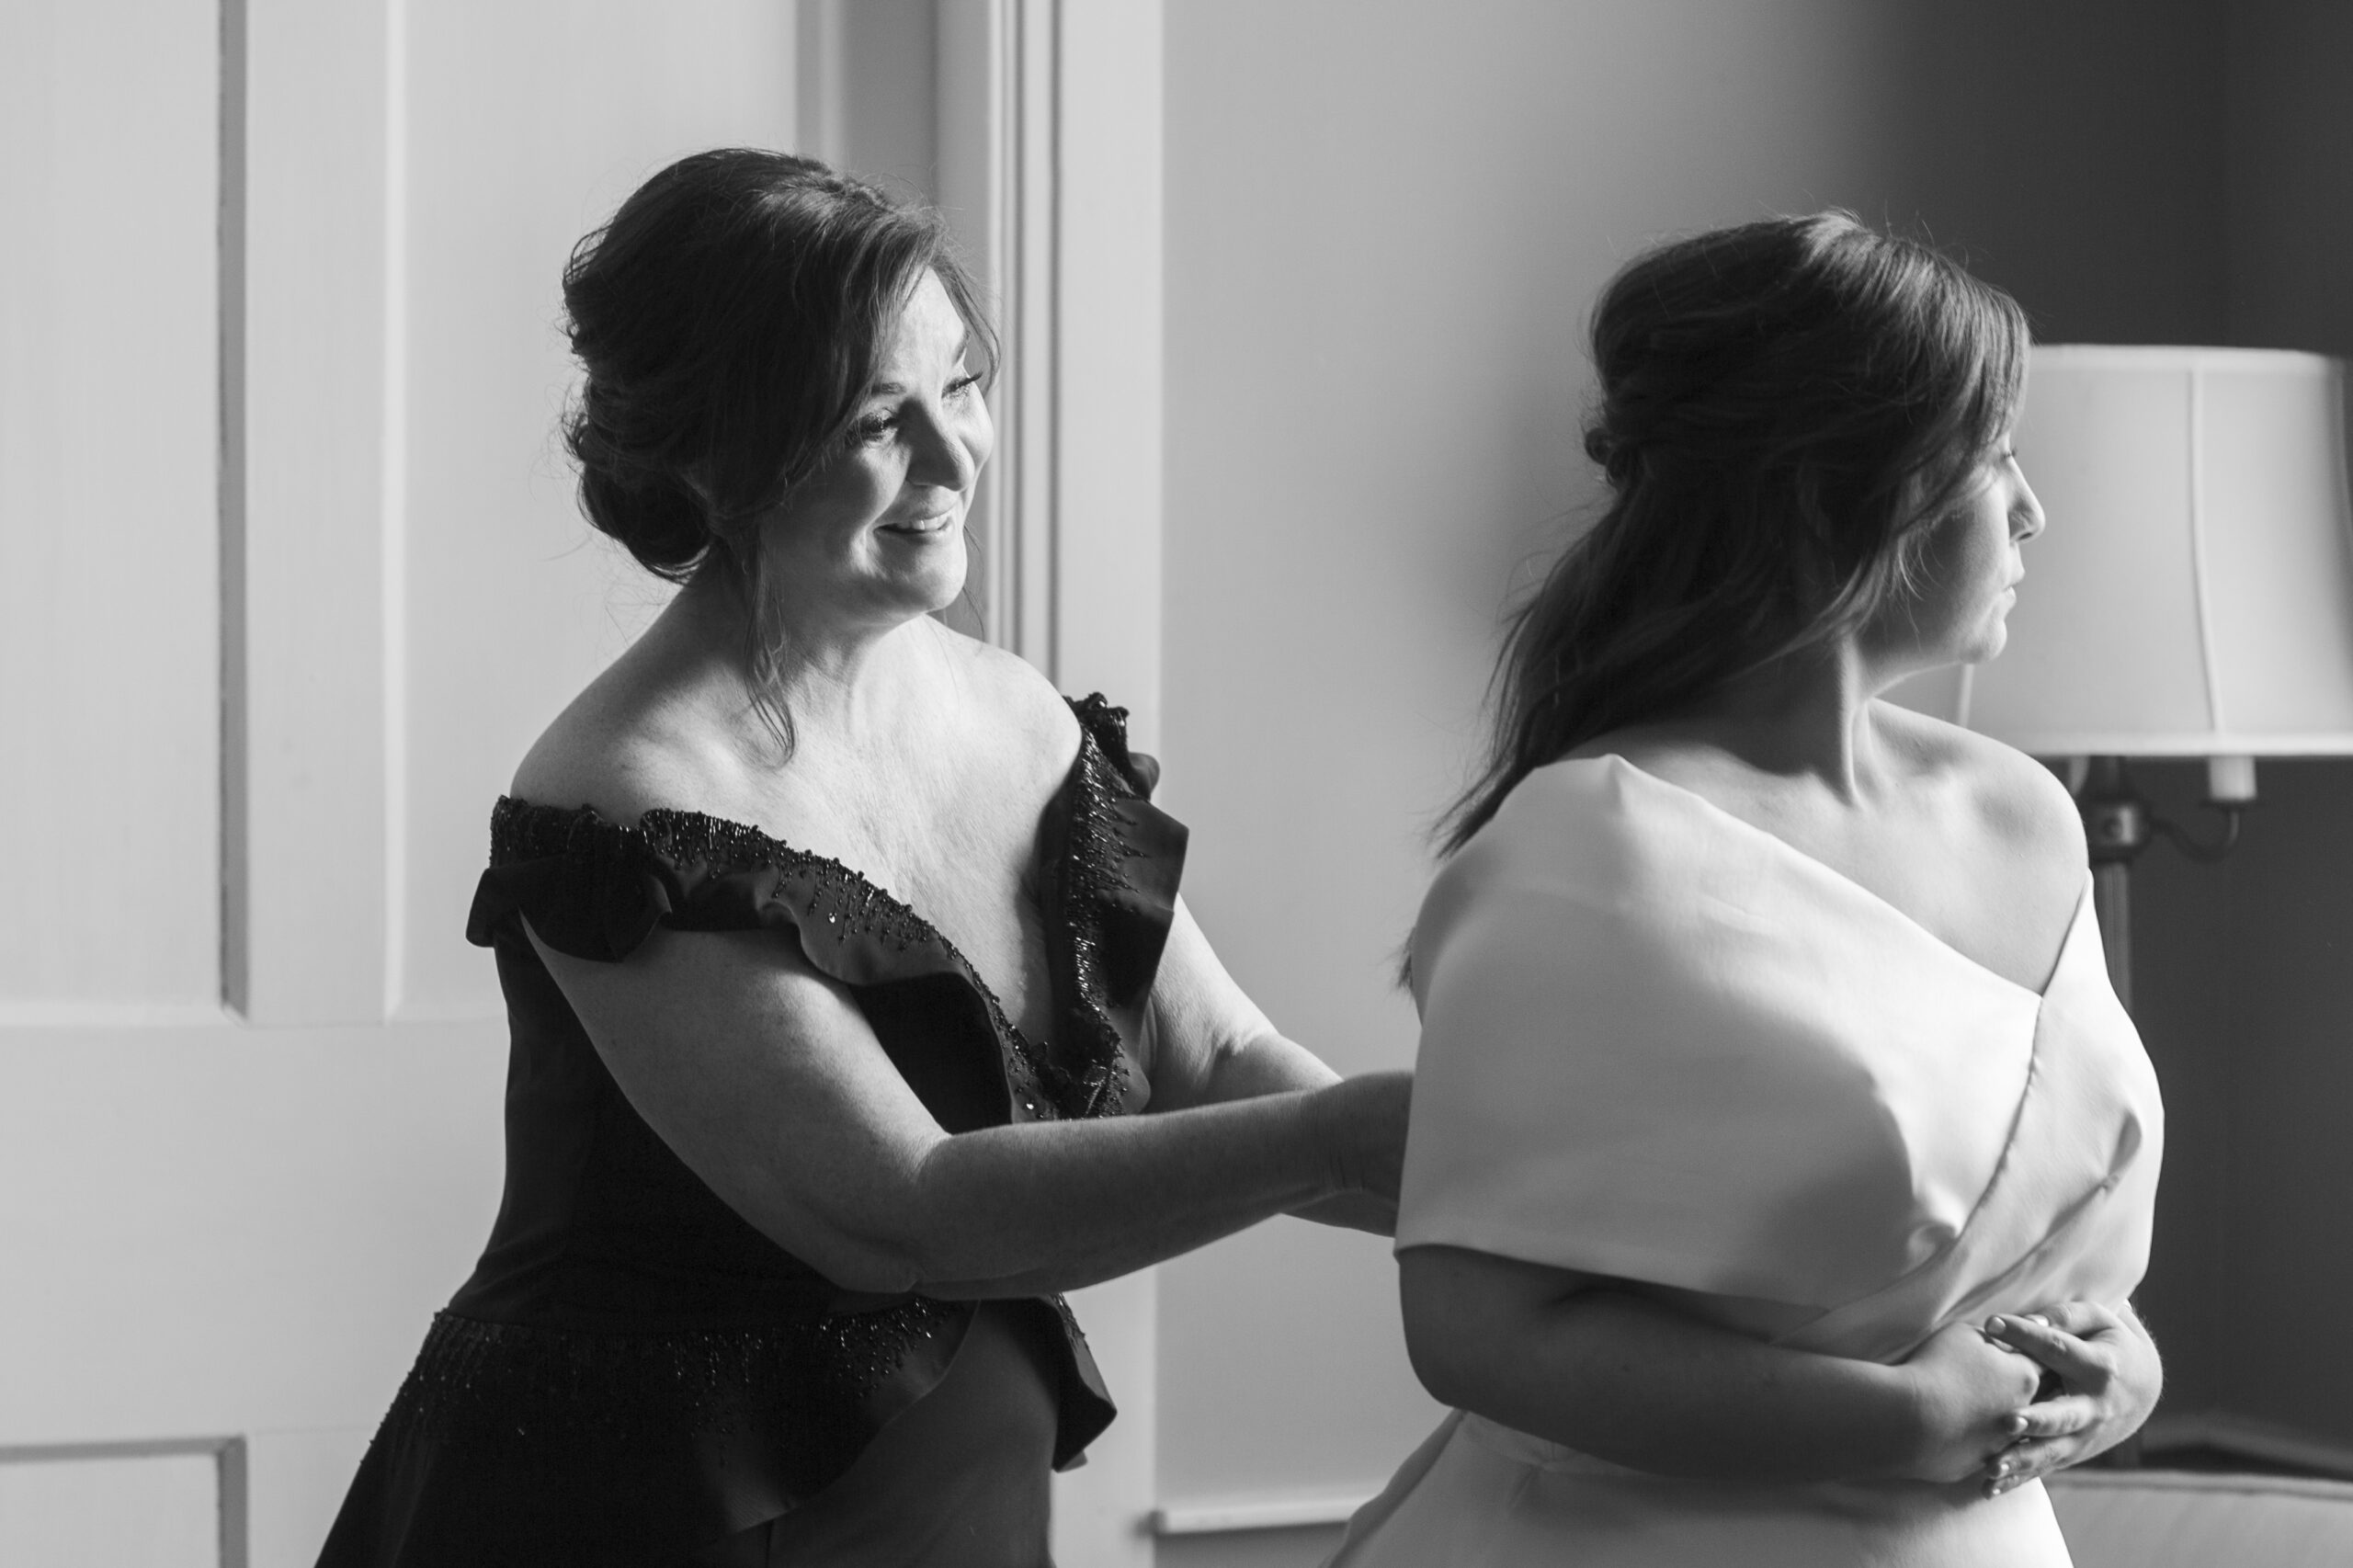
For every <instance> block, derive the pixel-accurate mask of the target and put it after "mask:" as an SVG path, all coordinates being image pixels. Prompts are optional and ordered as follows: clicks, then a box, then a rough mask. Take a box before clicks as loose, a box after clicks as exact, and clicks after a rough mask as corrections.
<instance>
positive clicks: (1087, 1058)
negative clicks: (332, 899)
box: [320, 696, 1185, 1568]
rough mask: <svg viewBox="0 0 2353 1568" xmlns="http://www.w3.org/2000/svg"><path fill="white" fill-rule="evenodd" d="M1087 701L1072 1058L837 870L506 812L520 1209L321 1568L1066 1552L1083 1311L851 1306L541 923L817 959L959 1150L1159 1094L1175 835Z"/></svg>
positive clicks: (1055, 921)
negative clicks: (711, 1149)
mask: <svg viewBox="0 0 2353 1568" xmlns="http://www.w3.org/2000/svg"><path fill="white" fill-rule="evenodd" d="M1073 708H1074V711H1075V712H1076V713H1077V715H1078V718H1079V721H1080V727H1081V729H1082V730H1083V732H1084V736H1083V738H1082V740H1081V742H1080V745H1079V752H1078V756H1077V759H1076V760H1075V762H1074V764H1073V765H1072V767H1071V771H1070V774H1069V777H1068V778H1067V779H1066V780H1065V781H1064V783H1063V787H1062V789H1061V790H1060V791H1059V792H1058V793H1057V794H1056V796H1055V797H1054V799H1053V801H1051V804H1050V805H1049V806H1048V808H1047V811H1046V813H1045V817H1044V819H1043V822H1042V824H1041V831H1040V842H1039V850H1038V855H1039V865H1038V868H1037V869H1038V875H1037V888H1038V895H1039V903H1040V915H1041V916H1042V918H1043V925H1044V929H1045V935H1046V950H1047V960H1048V971H1049V976H1050V979H1051V985H1052V1001H1053V1014H1052V1016H1053V1018H1054V1028H1055V1034H1054V1038H1053V1039H1052V1040H1029V1039H1028V1038H1026V1037H1025V1036H1024V1035H1023V1034H1022V1032H1021V1031H1020V1030H1019V1029H1018V1028H1016V1027H1015V1026H1014V1024H1013V1023H1012V1022H1011V1020H1010V1019H1008V1018H1007V1017H1006V1013H1005V1011H1004V1009H1003V1008H1002V1007H1001V1006H999V1005H998V1002H997V999H996V997H995V994H993V993H992V992H991V991H990V989H989V986H988V984H987V983H986V982H985V981H984V980H983V978H982V976H981V975H980V974H979V973H978V972H976V971H974V970H973V968H972V964H971V963H969V962H968V961H967V960H965V958H964V956H963V955H962V954H961V953H960V952H959V951H958V950H957V949H956V948H955V946H954V945H953V944H952V943H951V942H949V939H948V938H947V937H945V936H943V935H942V934H941V933H940V932H939V931H938V930H937V929H935V928H934V927H933V926H931V925H930V924H929V923H927V922H926V920H924V918H923V917H922V916H921V915H918V914H916V913H915V911H914V910H912V909H910V908H908V907H907V906H906V905H905V904H904V903H900V902H899V901H898V900H897V899H895V898H893V897H892V895H891V894H890V893H888V892H884V891H883V890H882V889H881V888H879V887H877V886H875V885H874V884H873V883H871V882H870V881H867V880H866V879H865V878H864V877H862V876H861V875H859V874H858V872H857V871H856V870H853V869H850V868H849V867H847V866H844V865H842V864H841V863H840V862H838V861H835V860H831V859H827V858H824V857H822V856H817V855H812V854H808V853H805V852H803V851H801V850H798V849H794V848H792V847H790V846H788V845H786V844H783V843H781V842H779V841H778V840H776V839H773V838H770V837H767V835H763V834H761V833H760V832H758V831H757V830H756V829H753V828H750V827H745V826H743V825H741V824H734V823H730V822H724V821H722V820H720V819H718V818H715V817H709V816H703V815H699V814H697V813H694V812H676V811H651V812H646V813H644V816H643V817H642V820H641V822H640V823H639V824H638V825H637V826H636V827H633V828H625V827H620V826H616V825H614V824H611V823H608V822H607V821H605V820H604V819H602V818H601V817H599V816H598V815H597V812H595V811H593V810H591V809H589V808H587V807H580V808H576V809H563V808H559V807H554V806H550V805H541V804H532V803H528V802H525V801H516V800H502V801H499V803H498V807H497V810H496V811H495V812H494V813H493V816H492V819H491V864H490V868H489V869H488V870H487V871H485V872H484V873H483V879H482V882H481V886H480V888H479V889H478V890H477V892H476V894H475V898H474V906H473V912H472V917H471V920H470V922H469V925H468V928H467V935H468V937H470V939H472V941H473V942H475V943H476V944H478V945H481V946H485V947H489V948H491V949H494V950H495V952H496V955H497V961H498V974H499V983H500V985H501V987H502V989H503V990H504V992H505V994H506V1005H507V1013H508V1017H509V1022H510V1026H511V1030H512V1043H511V1047H510V1051H511V1054H510V1059H509V1065H508V1071H507V1084H506V1196H505V1198H504V1199H503V1201H502V1202H501V1205H500V1208H499V1213H498V1218H497V1221H496V1222H495V1224H494V1227H493V1229H492V1232H491V1237H490V1242H489V1244H488V1246H487V1248H486V1249H485V1250H484V1252H483V1256H482V1261H481V1263H480V1264H479V1265H478V1266H477V1267H476V1268H475V1271H474V1274H473V1277H472V1278H471V1279H469V1280H468V1281H467V1282H466V1284H465V1286H464V1287H463V1288H462V1289H461V1290H459V1291H458V1293H457V1295H456V1296H455V1297H454V1298H453V1299H452V1300H451V1301H450V1303H449V1308H448V1310H446V1311H444V1312H440V1313H439V1314H438V1315H437V1316H436V1317H435V1319H434V1322H433V1325H432V1328H431V1330H430V1332H429V1333H428V1334H427V1335H426V1342H425V1347H424V1349H423V1351H422V1352H421V1353H420V1354H419V1355H418V1357H417V1360H416V1363H415V1368H414V1369H412V1370H411V1371H410V1373H409V1375H408V1378H407V1381H405V1382H404V1384H403V1385H402V1387H401V1389H400V1392H399V1393H398V1394H397V1396H396V1397H395V1398H394V1400H393V1402H392V1410H391V1412H390V1414H389V1415H386V1416H385V1418H384V1422H383V1425H382V1426H381V1428H380V1429H379V1431H378V1432H377V1435H376V1437H375V1440H374V1442H373V1443H372V1444H371V1445H370V1446H369V1450H368V1454H367V1457H366V1458H365V1460H362V1462H361V1464H360V1467H359V1471H358V1476H357V1477H356V1478H355V1479H354V1481H353V1483H352V1485H351V1490H350V1493H349V1494H348V1495H347V1497H346V1499H345V1502H344V1506H343V1510H342V1512H341V1514H340V1515H339V1516H338V1517H337V1518H336V1520H335V1527H334V1529H333V1530H332V1532H331V1533H330V1535H329V1536H328V1539H327V1542H326V1546H325V1549H324V1553H323V1555H322V1556H321V1558H320V1564H321V1568H476V1565H479V1568H493V1565H495V1568H540V1565H545V1568H599V1565H604V1564H611V1565H614V1568H620V1565H624V1564H626V1565H628V1568H647V1565H654V1564H665V1563H678V1564H703V1565H706V1568H715V1565H719V1564H739V1563H740V1564H745V1565H747V1568H748V1565H749V1564H754V1563H760V1562H767V1561H768V1560H769V1555H770V1553H774V1556H775V1560H776V1561H779V1562H783V1561H792V1562H799V1561H807V1562H826V1563H833V1562H845V1563H869V1562H871V1563H875V1564H885V1563H887V1564H892V1565H893V1568H896V1565H899V1564H910V1565H912V1564H929V1563H941V1564H948V1563H953V1564H957V1565H958V1568H1037V1565H1038V1564H1041V1563H1043V1562H1046V1561H1047V1554H1046V1538H1045V1530H1046V1515H1045V1499H1046V1493H1047V1475H1048V1471H1049V1470H1050V1469H1052V1468H1062V1467H1064V1466H1067V1465H1069V1464H1071V1463H1073V1462H1074V1461H1075V1460H1077V1458H1078V1457H1079V1454H1080V1451H1081V1450H1082V1449H1085V1447H1086V1444H1087V1443H1088V1442H1089V1441H1091V1440H1092V1439H1093V1438H1094V1437H1095V1436H1096V1435H1097V1433H1099V1432H1101V1431H1102V1430H1103V1428H1104V1427H1105V1426H1107V1425H1108V1423H1109V1422H1110V1419H1111V1416H1112V1414H1113V1412H1112V1406H1111V1403H1110V1400H1109V1398H1108V1395H1107V1393H1106V1392H1105V1390H1104V1387H1103V1382H1102V1379H1101V1377H1100V1375H1099V1374H1098V1373H1097V1370H1096V1368H1095V1363H1094V1361H1093V1359H1092V1358H1091V1357H1090V1356H1089V1355H1088V1353H1087V1349H1086V1339H1085V1336H1084V1335H1081V1333H1080V1332H1079V1329H1078V1325H1077V1324H1076V1322H1075V1321H1074V1319H1073V1318H1072V1316H1071V1313H1070V1311H1069V1309H1068V1308H1067V1307H1066V1306H1065V1305H1064V1304H1063V1302H1062V1301H1061V1300H1060V1299H1059V1298H1057V1299H1052V1300H1035V1301H1010V1302H991V1303H987V1304H985V1305H983V1306H980V1307H975V1306H974V1305H973V1304H972V1303H969V1302H959V1301H933V1300H930V1299H928V1298H926V1297H923V1296H920V1295H906V1296H873V1295H861V1294H859V1293H858V1292H855V1291H850V1290H843V1289H841V1288H839V1287H837V1286H835V1284H833V1283H832V1282H831V1281H830V1280H828V1279H826V1278H824V1276H823V1275H821V1274H819V1273H818V1272H817V1271H816V1270H815V1269H814V1268H813V1267H810V1266H809V1265H808V1264H806V1263H803V1262H802V1261H801V1260H800V1259H799V1258H797V1257H795V1256H792V1255H791V1254H790V1253H788V1252H786V1251H784V1250H783V1249H782V1248H780V1247H779V1246H778V1245H777V1244H775V1243H773V1242H771V1241H769V1240H768V1239H767V1237H766V1236H764V1235H762V1234H761V1233H759V1232H757V1231H756V1230H755V1229H753V1227H752V1226H751V1225H750V1224H749V1223H748V1222H746V1221H745V1220H744V1219H743V1218H742V1217H741V1216H739V1215H738V1214H737V1213H736V1212H735V1211H734V1210H732V1209H730V1208H729V1207H728V1206H727V1205H726V1204H725V1203H724V1202H723V1201H722V1200H721V1199H720V1198H719V1197H718V1195H717V1194H715V1193H713V1192H712V1191H711V1190H710V1187H707V1186H705V1185H704V1184H703V1183H702V1181H701V1180H700V1179H699V1178H698V1177H697V1176H695V1175H694V1174H693V1173H692V1172H691V1171H689V1170H688V1168H687V1166H686V1165H684V1164H683V1163H682V1162H681V1161H680V1160H679V1159H678V1158H677V1156H676V1155H675V1154H674V1153H671V1152H670V1150H669V1148H668V1147H667V1146H666V1145H665V1144H664V1143H663V1142H662V1141H661V1139H660V1138H659V1137H657V1136H656V1135H655V1133H654V1131H653V1130H652V1129H651V1128H650V1127H648V1126H647V1125H646V1123H645V1122H644V1121H643V1120H642V1119H641V1118H640V1117H639V1116H638V1115H637V1113H636V1112H635V1111H634V1110H633V1109H631V1106H630V1103H629V1101H628V1099H627V1098H626V1097H625V1096H623V1095H622V1094H621V1092H620V1088H619V1086H618V1085H616V1084H615V1083H614V1081H613V1079H612V1077H611V1076H610V1075H609V1074H608V1073H607V1072H606V1070H605V1067H604V1064H603V1062H602V1061H601V1060H600V1059H599V1058H598V1056H597V1052H596V1050H595V1048H594V1047H593V1046H591V1044H590V1043H589V1040H588V1037H587V1035H586V1033H585V1031H584V1030H583V1029H582V1028H581V1025H580V1021H579V1019H578V1018H577V1017H575V1016H574V1013H573V1011H572V1009H571V1007H570V1006H569V1005H568V1004H566V1002H565V1001H564V999H563V994H562V993H561V992H560V991H559V990H557V988H556V986H555V983H554V982H553V980H552V979H551V977H550V975H549V973H548V971H547V969H546V967H545V965H544V964H542V963H541V962H540V959H539V957H538V955H537V953H536V952H535V951H534V950H533V949H532V947H531V943H530V941H529V937H527V936H526V935H525V933H524V929H523V922H524V921H525V920H526V919H528V920H529V923H530V928H531V930H532V931H534V932H536V933H537V934H538V935H539V937H540V940H542V941H543V942H545V943H547V944H548V945H549V946H550V947H552V948H554V949H557V950H558V951H561V952H564V953H568V954H571V955H574V956H575V957H579V958H584V959H589V960H603V961H607V962H618V961H620V960H622V959H624V958H626V957H628V955H629V954H630V953H631V951H632V950H633V949H635V948H636V947H637V945H638V944H639V943H640V942H642V940H643V939H644V938H645V937H646V935H647V933H648V932H650V931H651V930H652V929H653V928H654V926H656V925H657V924H659V925H663V926H668V927H670V928H672V929H674V930H680V931H738V930H752V929H759V930H766V931H769V932H772V933H774V934H775V936H776V937H777V939H778V940H779V942H797V943H798V944H799V948H800V950H801V952H802V953H803V954H805V955H806V956H807V959H808V960H809V961H810V962H811V963H813V964H814V965H815V966H816V967H817V968H818V969H819V970H821V971H824V973H826V974H828V975H830V976H832V977H833V978H834V979H835V980H837V981H839V982H840V983H842V984H843V985H845V986H847V988H848V989H849V990H850V992H851V994H853V995H854V996H855V997H856V998H857V1000H858V1006H859V1007H860V1009H861V1010H862V1011H863V1012H864V1014H865V1016H866V1017H867V1020H868V1022H869V1023H870V1025H871V1026H872V1027H873V1029H874V1032H875V1035H876V1037H877V1038H878V1039H879V1040H880V1041H881V1045H882V1047H883V1049H884V1051H886V1052H888V1054H889V1055H890V1058H891V1060H892V1062H893V1063H894V1064H895V1065H896V1066H897V1068H898V1070H899V1072H900V1074H902V1075H903V1076H904V1078H905V1079H906V1081H907V1083H908V1085H910V1086H911V1087H912V1088H913V1089H914V1091H915V1094H916V1095H917V1096H919V1097H920V1098H921V1099H922V1101H923V1102H924V1104H925V1106H926V1108H929V1110H930V1111H931V1113H932V1115H933V1116H934V1117H935V1118H937V1119H938V1122H939V1124H940V1125H941V1126H942V1127H943V1128H945V1129H947V1130H948V1131H951V1132H955V1131H969V1130H972V1129H975V1128H981V1127H990V1126H997V1125H1002V1124H1005V1123H1008V1122H1015V1121H1031V1120H1048V1119H1065V1118H1076V1117H1094V1116H1111V1115H1118V1114H1120V1113H1121V1112H1123V1111H1129V1110H1133V1109H1137V1108H1141V1102H1142V1098H1143V1097H1144V1096H1146V1095H1148V1093H1149V1089H1148V1086H1146V1085H1143V1084H1142V1082H1141V1081H1140V1078H1141V1075H1140V1074H1139V1073H1138V1072H1137V1070H1136V1067H1135V1062H1136V1056H1135V1049H1134V1048H1135V1043H1136V1042H1137V1041H1138V1040H1139V1029H1140V1028H1141V1024H1142V1009H1143V1006H1144V1005H1145V1001H1146V998H1147V995H1148V994H1149V992H1150V990H1151V986H1152V980H1153V976H1154V971H1155V970H1156V969H1157V966H1158V964H1159V960H1160V954H1161V949H1162V947H1163V945H1164V943H1165V940H1166V937H1167V933H1168V926H1169V922H1170V920H1171V918H1172V915H1173V913H1174V909H1175V901H1176V884H1177V879H1178V877H1179V875H1180V873H1181V870H1182V867H1183V861H1184V851H1185V829H1184V827H1183V826H1182V824H1178V823H1177V822H1176V821H1175V820H1174V819H1173V818H1171V817H1169V816H1167V815H1165V813H1163V812H1160V811H1159V810H1158V809H1157V808H1155V807H1154V806H1153V805H1152V804H1151V803H1150V800H1149V796H1150V793H1151V789H1152V785H1153V783H1154V779H1155V778H1156V775H1157V772H1158V769H1157V767H1156V766H1155V765H1154V763H1153V761H1152V759H1150V758H1149V757H1144V756H1135V755H1132V754H1131V753H1130V752H1129V750H1128V747H1127V740H1126V729H1125V719H1126V713H1125V710H1121V709H1118V708H1114V707H1111V706H1109V705H1108V704H1107V703H1106V702H1105V701H1104V700H1103V699H1101V698H1100V697H1099V696H1097V697H1090V698H1088V699H1086V700H1085V701H1082V702H1077V703H1074V704H1073Z"/></svg>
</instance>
